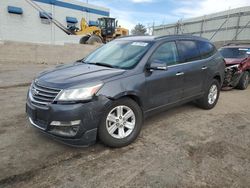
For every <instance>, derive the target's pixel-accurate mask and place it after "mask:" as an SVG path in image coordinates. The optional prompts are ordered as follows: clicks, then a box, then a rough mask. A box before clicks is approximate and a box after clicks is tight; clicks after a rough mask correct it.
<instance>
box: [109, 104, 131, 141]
mask: <svg viewBox="0 0 250 188" xmlns="http://www.w3.org/2000/svg"><path fill="white" fill-rule="evenodd" d="M135 123H136V118H135V114H134V112H133V110H132V109H131V108H129V107H128V106H124V105H120V106H116V107H115V108H113V109H112V110H111V111H110V112H109V114H108V116H107V118H106V129H107V131H108V133H109V134H110V135H111V136H112V137H114V138H117V139H123V138H126V137H128V136H129V135H130V134H131V133H132V131H133V130H134V128H135Z"/></svg>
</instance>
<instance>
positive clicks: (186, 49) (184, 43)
mask: <svg viewBox="0 0 250 188" xmlns="http://www.w3.org/2000/svg"><path fill="white" fill-rule="evenodd" d="M177 46H178V50H179V54H180V56H181V59H182V62H190V61H195V60H199V59H200V52H199V49H198V47H197V45H196V42H195V41H189V40H180V41H178V43H177Z"/></svg>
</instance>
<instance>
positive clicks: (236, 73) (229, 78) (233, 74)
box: [222, 64, 243, 88]
mask: <svg viewBox="0 0 250 188" xmlns="http://www.w3.org/2000/svg"><path fill="white" fill-rule="evenodd" d="M239 67H240V65H239V64H237V65H231V66H227V67H226V68H225V79H224V82H223V86H222V87H223V88H225V87H231V88H234V87H236V86H237V85H238V84H239V81H240V79H241V77H242V75H243V72H242V71H241V70H240V68H239Z"/></svg>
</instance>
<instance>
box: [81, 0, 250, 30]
mask: <svg viewBox="0 0 250 188" xmlns="http://www.w3.org/2000/svg"><path fill="white" fill-rule="evenodd" d="M79 1H82V2H87V0H79ZM88 3H90V4H94V5H99V6H104V7H107V8H109V9H110V17H114V18H117V19H118V20H119V25H121V26H122V27H126V28H128V29H129V30H131V29H132V28H133V27H134V26H135V25H136V24H137V23H141V24H143V25H145V26H146V27H150V26H151V27H152V25H153V23H154V25H161V24H169V23H174V22H176V21H178V20H180V19H186V18H191V17H197V16H204V15H207V14H210V13H215V12H219V11H225V10H229V9H233V8H238V7H242V6H250V0H88Z"/></svg>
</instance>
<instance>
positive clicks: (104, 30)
mask: <svg viewBox="0 0 250 188" xmlns="http://www.w3.org/2000/svg"><path fill="white" fill-rule="evenodd" d="M26 2H28V3H29V4H30V5H31V6H32V7H33V8H35V9H36V10H37V11H39V12H40V13H41V12H42V14H43V16H44V17H46V18H47V19H48V20H49V21H51V22H52V23H54V24H55V25H56V26H57V27H58V28H59V29H61V30H62V31H64V32H65V33H66V34H68V35H80V36H82V37H81V39H80V41H79V43H80V44H94V43H106V42H109V41H111V40H113V39H115V38H117V37H122V36H127V35H129V31H128V29H125V28H122V27H121V26H117V25H118V24H117V21H116V20H115V18H109V17H103V18H98V20H97V24H96V25H93V26H90V25H89V24H88V23H87V21H86V20H85V19H84V18H82V19H81V23H80V28H77V27H76V26H75V25H72V26H69V27H65V26H64V25H63V24H62V23H60V22H59V21H57V20H56V19H55V18H54V17H53V16H52V15H50V14H49V13H47V12H46V11H44V10H43V9H42V8H41V7H40V6H39V5H37V4H36V3H35V2H34V1H32V0H26Z"/></svg>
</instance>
